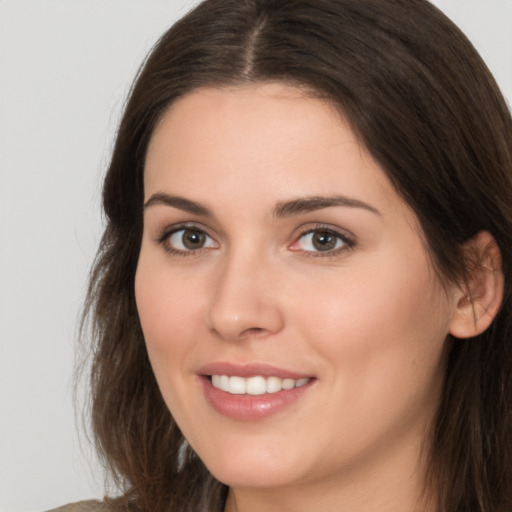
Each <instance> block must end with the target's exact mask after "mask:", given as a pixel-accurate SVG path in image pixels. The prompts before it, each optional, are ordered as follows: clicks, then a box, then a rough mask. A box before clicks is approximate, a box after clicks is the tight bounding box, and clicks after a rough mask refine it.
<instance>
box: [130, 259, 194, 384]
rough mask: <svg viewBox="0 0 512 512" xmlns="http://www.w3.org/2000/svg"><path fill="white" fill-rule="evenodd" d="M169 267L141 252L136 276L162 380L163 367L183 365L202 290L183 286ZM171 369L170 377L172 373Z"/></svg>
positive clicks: (144, 328)
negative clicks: (199, 291) (199, 292)
mask: <svg viewBox="0 0 512 512" xmlns="http://www.w3.org/2000/svg"><path fill="white" fill-rule="evenodd" d="M164 269H165V266H163V267H162V264H161V263H158V262H154V261H152V260H151V259H150V258H149V257H145V254H144V252H142V253H141V257H140V259H139V264H138V267H137V272H136V275H135V299H136V303H137V310H138V312H139V318H140V322H141V325H142V331H143V333H144V339H145V341H146V346H147V350H148V353H149V357H150V360H151V364H152V366H153V369H154V371H155V374H156V376H157V379H158V380H159V381H160V378H166V375H167V373H168V372H164V371H161V369H164V368H169V367H170V366H173V365H176V366H179V365H182V364H183V361H182V354H183V353H184V352H185V351H186V350H187V348H188V341H189V340H190V339H192V338H194V336H195V331H194V326H197V323H198V322H197V314H198V313H197V309H198V307H199V305H198V300H197V299H198V291H197V289H195V287H194V286H180V281H179V279H176V276H173V275H172V274H171V273H170V272H165V271H164ZM172 375H173V374H172V372H169V376H172Z"/></svg>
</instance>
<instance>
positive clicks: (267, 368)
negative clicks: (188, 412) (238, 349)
mask: <svg viewBox="0 0 512 512" xmlns="http://www.w3.org/2000/svg"><path fill="white" fill-rule="evenodd" d="M197 373H198V375H229V376H233V375H237V376H238V377H244V378H248V377H256V376H257V375H261V376H262V377H272V376H274V377H279V378H281V379H295V380H298V379H303V378H305V377H312V376H311V375H306V374H303V373H297V372H293V371H290V370H285V369H283V368H278V367H277V366H272V365H268V364H234V363H228V362H224V361H219V362H217V363H210V364H207V365H206V366H203V367H201V368H200V369H199V370H198V372H197Z"/></svg>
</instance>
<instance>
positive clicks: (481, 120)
mask: <svg viewBox="0 0 512 512" xmlns="http://www.w3.org/2000/svg"><path fill="white" fill-rule="evenodd" d="M262 81H283V82H286V83H291V84H295V85H299V86H304V87H306V88H307V89H308V90H310V91H315V93H316V94H317V95H318V96H320V97H323V98H327V99H329V100H330V101H331V102H332V103H333V104H334V105H335V106H337V107H338V108H339V109H340V110H341V111H342V112H343V114H344V116H345V118H346V119H348V120H349V122H350V123H351V126H352V128H353V129H354V131H355V133H356V134H357V135H358V137H359V138H360V140H361V142H362V143H363V144H364V145H365V146H366V148H367V149H368V150H369V151H370V152H371V153H372V154H373V156H374V157H375V159H376V160H377V161H378V162H379V163H380V165H381V166H382V168H383V170H384V172H385V173H386V174H387V176H388V177H389V179H390V180H391V182H392V183H393V185H394V186H395V188H396V190H397V191H398V193H399V194H400V195H401V197H403V198H404V200H405V201H406V202H407V203H408V204H409V205H410V206H411V208H412V209H413V210H414V211H415V213H416V215H417V217H418V219H419V221H420V223H421V226H422V228H423V232H424V234H425V238H426V240H427V243H428V249H429V251H430V253H431V259H432V261H433V263H434V265H435V267H436V270H437V271H438V273H439V275H440V276H442V278H443V279H444V280H445V281H446V280H449V281H460V280H461V279H463V277H464V274H465V272H466V263H467V262H466V261H465V260H464V253H463V251H462V244H464V242H466V241H467V240H469V239H471V238H472V237H473V236H474V235H475V234H476V233H478V232H479V231H481V230H488V231H489V232H491V233H492V234H493V236H494V237H495V239H496V241H497V244H498V246H499V248H500V250H501V255H502V261H503V272H504V275H505V294H504V300H503V305H502V308H501V310H500V312H499V314H498V316H497V318H496V319H495V321H494V323H493V324H492V326H491V328H489V329H488V330H487V331H486V332H484V333H483V334H482V335H480V336H477V337H476V338H473V339H468V340H453V343H452V344H451V352H450V354H449V360H448V366H447V371H446V377H445V385H444V391H443V395H442V400H441V404H440V408H439V412H438V415H437V418H436V420H435V425H434V428H433V430H432V435H431V438H430V439H428V440H427V447H428V448H427V449H428V453H429V473H428V474H429V482H430V483H431V484H432V485H435V488H436V496H437V499H438V505H437V508H438V511H439V512H505V511H509V510H511V509H512V494H511V492H512V486H511V480H512V475H511V473H512V453H511V448H512V443H511V417H512V414H511V385H512V382H511V381H512V354H511V351H512V337H511V335H512V120H511V116H510V111H509V109H508V107H507V105H506V103H505V101H504V99H503V97H502V95H501V94H500V92H499V90H498V87H497V86H496V83H495V81H494V79H493V78H492V76H491V74H490V72H489V71H488V69H487V67H486V66H485V64H484V63H483V61H482V60H481V58H480V57H479V56H478V54H477V52H476V51H475V50H474V48H473V47H472V45H471V44H470V43H469V41H468V40H467V39H466V38H465V36H464V35H463V34H462V33H461V32H460V31H459V30H458V29H457V28H456V27H455V26H454V25H453V23H451V22H450V21H449V20H448V19H447V18H446V17H445V16H444V15H443V14H442V13H441V12H440V11H439V10H437V9H436V8H435V7H434V6H432V5H431V4H430V3H429V2H427V1H426V0H206V1H205V2H203V3H202V4H200V5H199V6H198V7H196V8H195V9H194V10H193V11H191V12H190V13H189V14H188V15H187V16H185V17H184V18H182V19H181V20H180V21H179V22H178V23H176V24H175V25H174V26H173V27H172V28H171V29H170V30H169V31H168V32H166V33H165V34H164V35H163V37H162V38H161V39H160V41H159V42H158V43H157V45H156V46H155V48H154V49H153V51H152V52H151V54H150V55H149V57H148V59H147V60H146V62H145V64H144V66H143V67H142V69H141V71H140V73H139V75H138V77H137V79H136V81H135V84H134V86H133V88H132V91H131V94H130V97H129V100H128V102H127V105H126V109H125V112H124V116H123V118H122V121H121V124H120V127H119V131H118V134H117V140H116V144H115V148H114V151H113V155H112V160H111V163H110V167H109V169H108V173H107V175H106V178H105V183H104V189H103V207H104V211H105V215H106V228H105V232H104V235H103V238H102V241H101V245H100V248H99V252H98V256H97V259H96V262H95V265H94V268H93V271H92V274H91V281H90V289H89V294H88V299H87V304H86V313H85V315H86V316H85V318H90V319H92V331H91V334H92V340H93V348H92V351H93V362H92V367H91V385H92V423H93V432H94V436H95V439H96V442H97V447H98V450H99V452H100V454H101V455H102V456H103V458H104V461H105V464H106V465H107V467H108V469H109V470H110V471H111V473H112V474H113V475H114V477H115V479H116V481H117V483H118V484H119V485H120V486H121V489H122V493H123V495H122V497H121V498H118V499H116V500H113V501H111V503H112V505H119V506H122V507H128V508H133V509H134V510H141V511H145V512H150V511H151V512H153V511H171V510H172V511H173V512H178V511H179V512H185V511H191V512H192V511H194V512H197V511H209V512H210V511H221V510H223V507H224V503H225V499H226V495H227V488H226V486H225V485H223V484H221V483H220V482H218V481H217V480H215V478H214V477H213V476H212V475H210V474H209V472H208V471H207V469H206V468H205V467H204V465H203V464H202V462H201V461H200V460H199V458H198V457H197V456H195V455H194V454H193V453H192V452H191V450H189V449H188V448H187V445H186V443H185V442H184V438H183V435H182V434H181V432H180V431H179V429H178V427H177V426H176V424H175V422H174V421H173V418H172V416H171V414H170V412H169V411H168V409H167V407H166V406H165V404H164V402H163V400H162V397H161V395H160V392H159V390H158V386H157V384H156V381H155V378H154V376H153V372H152V370H151V367H150V363H149V360H148V356H147V353H146V348H145V344H144V339H143V335H142V332H141V327H140V323H139V319H138V314H137V309H136V305H135V299H134V275H135V270H136V266H137V259H138V253H139V249H140V244H141V236H142V212H143V172H144V158H145V153H146V150H147V147H148V142H149V140H150V138H151V135H152V132H153V129H154V127H155V124H156V123H157V121H158V120H159V119H160V118H161V116H162V114H163V113H164V112H165V110H166V109H167V108H168V107H169V105H170V104H171V103H172V102H173V101H175V100H176V99H177V98H179V97H181V96H183V95H185V94H187V93H188V92H190V91H191V90H193V89H196V88H198V87H201V86H219V87H220V86H224V85H229V84H241V83H248V82H262Z"/></svg>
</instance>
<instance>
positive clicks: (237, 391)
mask: <svg viewBox="0 0 512 512" xmlns="http://www.w3.org/2000/svg"><path fill="white" fill-rule="evenodd" d="M228 392H229V393H233V394H234V395H245V379H244V378H243V377H229V388H228Z"/></svg>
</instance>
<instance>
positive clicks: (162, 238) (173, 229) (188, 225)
mask: <svg viewBox="0 0 512 512" xmlns="http://www.w3.org/2000/svg"><path fill="white" fill-rule="evenodd" d="M185 230H190V231H199V232H201V233H204V234H205V235H206V236H207V237H208V238H209V239H211V240H213V242H214V244H215V247H211V246H209V247H199V248H197V249H188V250H187V249H176V248H174V247H172V246H171V245H170V244H169V243H167V241H168V240H169V239H170V237H171V236H172V235H173V234H175V233H178V232H179V231H185ZM155 242H156V243H157V244H158V245H161V246H163V248H164V250H165V251H167V252H168V253H170V254H172V255H179V256H199V255H200V254H201V253H203V251H205V250H211V249H215V248H217V247H218V246H219V243H218V242H217V240H216V239H215V237H214V236H213V235H211V234H210V232H209V229H207V228H206V227H205V226H202V225H201V224H199V223H197V222H182V223H179V224H173V225H170V226H169V225H167V226H165V227H164V228H163V229H161V230H159V231H158V233H157V236H156V238H155Z"/></svg>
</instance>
